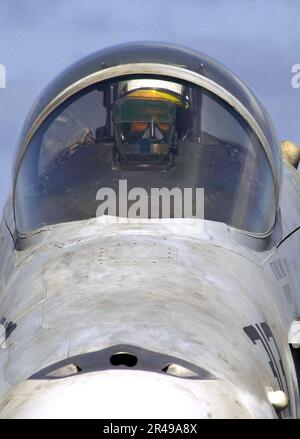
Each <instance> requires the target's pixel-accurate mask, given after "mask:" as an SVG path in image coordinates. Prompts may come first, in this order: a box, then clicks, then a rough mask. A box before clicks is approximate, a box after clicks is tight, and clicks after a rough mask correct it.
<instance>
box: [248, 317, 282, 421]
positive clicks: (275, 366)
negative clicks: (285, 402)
mask: <svg viewBox="0 0 300 439" xmlns="http://www.w3.org/2000/svg"><path fill="white" fill-rule="evenodd" d="M243 330H244V331H245V333H246V334H247V336H248V337H249V338H250V340H251V341H252V343H253V344H255V345H257V342H258V341H260V342H261V345H262V346H263V348H264V350H265V352H266V354H267V356H268V357H269V365H270V368H271V370H272V373H273V375H274V378H275V379H276V380H277V382H278V386H279V389H280V390H282V391H283V392H286V393H287V395H288V396H289V388H288V383H287V379H286V374H285V371H284V367H283V363H282V359H281V355H280V351H279V348H278V345H277V342H276V340H275V337H274V335H273V333H272V330H271V328H270V326H269V325H268V323H266V322H261V323H256V324H255V325H250V326H245V327H244V328H243ZM272 340H273V346H272ZM274 347H275V349H274ZM274 351H275V352H274ZM284 412H285V414H286V416H288V415H289V408H287V409H285V410H284ZM282 413H283V412H278V413H277V414H278V417H279V418H281V417H282Z"/></svg>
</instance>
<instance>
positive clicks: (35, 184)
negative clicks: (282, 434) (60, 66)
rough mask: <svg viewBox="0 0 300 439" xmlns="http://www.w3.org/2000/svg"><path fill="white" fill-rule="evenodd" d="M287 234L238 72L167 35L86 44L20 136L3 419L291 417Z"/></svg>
mask: <svg viewBox="0 0 300 439" xmlns="http://www.w3.org/2000/svg"><path fill="white" fill-rule="evenodd" d="M299 248H300V178H299V173H298V172H297V171H296V169H295V168H294V167H293V166H292V165H291V164H290V163H289V162H288V161H284V160H283V156H282V151H281V146H280V142H279V141H278V139H277V137H276V133H275V130H274V128H273V126H272V123H271V121H270V119H269V116H268V115H267V112H266V110H265V109H264V107H263V106H262V105H261V104H260V102H259V101H258V99H257V98H256V97H255V96H254V94H253V93H252V92H251V91H250V90H249V88H248V87H247V86H246V85H245V84H244V82H242V80H241V79H239V78H238V77H237V76H235V75H234V74H233V73H232V72H231V71H229V70H228V69H227V68H225V67H224V66H223V65H221V64H219V63H217V62H216V61H215V60H213V59H211V58H210V57H208V56H206V55H204V54H201V53H196V52H194V51H192V50H189V49H184V48H181V47H175V46H172V45H168V44H160V43H148V42H146V43H131V44H126V45H120V46H115V47H111V48H108V49H105V50H101V51H99V52H97V53H94V54H92V55H90V56H88V57H87V58H85V59H83V60H81V61H80V62H78V63H76V64H75V65H73V66H71V67H70V68H69V69H68V70H66V71H65V72H63V73H62V74H61V75H60V76H58V78H57V79H55V80H54V82H52V83H51V84H50V85H49V86H48V88H47V89H46V90H45V91H44V92H43V93H42V94H41V96H40V98H39V99H38V100H37V102H36V103H35V104H34V106H33V108H32V110H31V111H30V113H29V115H28V117H27V119H26V121H25V124H24V126H23V129H22V132H21V135H20V138H19V141H18V145H17V152H16V157H15V162H14V168H13V186H12V192H11V196H10V197H9V198H8V200H7V203H6V205H5V208H4V213H3V219H2V223H1V229H0V261H1V265H0V323H1V329H0V417H1V418H105V419H107V418H160V419H162V418H297V417H300V407H299V379H300V366H299V365H300V350H299V346H300V269H299V267H300V266H299V261H300V251H299Z"/></svg>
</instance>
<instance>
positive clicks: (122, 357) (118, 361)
mask: <svg viewBox="0 0 300 439" xmlns="http://www.w3.org/2000/svg"><path fill="white" fill-rule="evenodd" d="M137 361H138V360H137V357H136V356H135V355H133V354H129V353H128V352H117V353H116V354H113V355H112V356H111V357H110V363H111V365H112V366H126V367H134V366H135V365H136V364H137Z"/></svg>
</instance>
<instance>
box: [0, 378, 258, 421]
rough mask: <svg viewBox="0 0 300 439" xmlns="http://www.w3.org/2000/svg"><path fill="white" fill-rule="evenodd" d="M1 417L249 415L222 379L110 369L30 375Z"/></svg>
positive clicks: (9, 398)
mask: <svg viewBox="0 0 300 439" xmlns="http://www.w3.org/2000/svg"><path fill="white" fill-rule="evenodd" d="M0 413H1V415H0V417H1V418H98V419H99V418H102V419H111V418H117V419H118V418H126V419H139V418H140V419H142V418H144V419H145V418H146V419H151V418H153V419H168V418H169V419H179V418H181V419H183V418H184V419H192V418H193V419H197V418H251V415H250V413H249V412H248V411H247V409H246V408H245V407H244V406H243V405H242V404H241V403H240V402H239V401H238V399H237V398H236V397H235V395H234V394H233V393H232V391H231V389H230V388H229V387H228V386H227V385H225V384H224V382H222V381H220V380H193V379H184V378H178V377H173V376H169V375H163V374H158V373H153V372H145V371H127V370H107V371H101V372H91V373H83V374H81V373H79V374H77V375H73V376H69V377H66V378H60V379H48V380H47V379H43V380H27V381H25V382H23V383H22V384H20V385H19V386H18V387H17V388H15V390H13V391H12V392H11V393H10V394H9V395H8V396H7V397H6V399H5V400H4V401H3V403H2V404H1V406H0Z"/></svg>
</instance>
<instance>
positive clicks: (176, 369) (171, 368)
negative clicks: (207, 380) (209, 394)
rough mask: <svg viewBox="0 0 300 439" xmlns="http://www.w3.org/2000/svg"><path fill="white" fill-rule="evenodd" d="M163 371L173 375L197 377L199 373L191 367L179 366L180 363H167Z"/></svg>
mask: <svg viewBox="0 0 300 439" xmlns="http://www.w3.org/2000/svg"><path fill="white" fill-rule="evenodd" d="M162 371H163V372H165V373H167V374H168V375H172V376H175V377H179V378H194V377H197V376H198V374H197V373H196V372H193V371H192V370H190V369H187V368H186V367H183V366H179V364H174V363H171V364H167V365H166V366H165V367H164V368H163V369H162Z"/></svg>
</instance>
